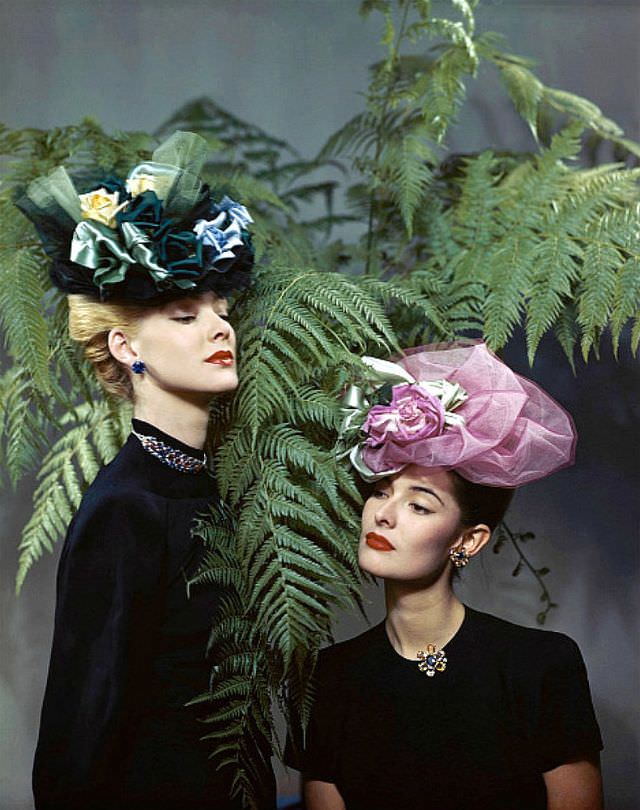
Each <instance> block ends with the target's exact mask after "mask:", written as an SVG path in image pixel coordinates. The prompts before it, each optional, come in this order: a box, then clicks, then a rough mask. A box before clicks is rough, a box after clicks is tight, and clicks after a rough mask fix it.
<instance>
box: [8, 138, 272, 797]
mask: <svg viewBox="0 0 640 810" xmlns="http://www.w3.org/2000/svg"><path fill="white" fill-rule="evenodd" d="M205 146H206V144H204V142H203V141H202V139H200V138H198V136H195V135H191V134H189V133H179V134H177V135H176V136H173V137H172V138H171V139H169V141H168V142H167V143H165V144H163V145H162V146H161V147H159V149H158V150H157V151H156V153H155V154H154V160H153V161H151V162H149V163H145V164H142V165H141V166H138V167H136V168H135V169H134V170H133V171H132V172H131V174H130V175H129V177H128V178H127V181H126V183H124V182H120V181H118V180H117V179H114V178H113V177H110V178H107V179H105V180H104V181H103V182H101V183H99V184H98V186H97V187H93V188H89V189H87V190H86V191H85V192H84V193H82V194H77V193H76V192H75V189H74V186H73V184H72V183H71V181H70V179H69V178H68V177H67V176H66V174H65V173H64V170H63V169H59V170H58V171H57V172H55V173H54V174H53V175H50V176H48V177H46V178H41V179H39V180H37V181H35V183H34V184H32V186H31V187H30V188H29V189H28V191H27V196H26V197H25V199H24V200H22V201H21V203H20V206H21V208H22V209H23V210H24V211H25V213H26V214H27V215H28V216H30V217H31V218H32V219H33V221H34V222H35V224H36V226H37V227H38V230H39V232H40V234H41V236H42V237H43V241H44V243H45V248H46V249H47V250H48V252H49V254H50V255H51V257H52V259H53V265H52V270H51V277H52V280H53V281H54V283H55V284H56V286H58V287H59V288H60V289H61V290H63V291H64V292H66V293H69V299H68V300H69V328H70V334H71V337H72V338H74V339H75V340H77V341H78V342H79V343H80V344H81V345H82V346H83V347H84V350H85V353H86V356H87V357H88V359H89V360H90V361H91V362H92V363H93V366H94V369H95V371H96V373H97V376H98V379H99V380H100V382H101V383H102V385H103V387H104V388H105V390H106V391H107V392H108V393H109V394H111V395H112V396H117V397H121V398H124V399H126V400H130V401H131V402H132V403H133V416H134V418H133V422H132V430H131V434H130V436H129V438H128V440H127V441H126V443H125V445H124V447H123V448H122V449H121V450H120V452H119V453H118V454H117V456H116V457H115V459H114V460H113V461H112V462H111V463H110V464H108V465H107V466H106V467H104V468H103V469H102V470H101V471H100V472H99V473H98V475H97V477H96V479H95V480H94V482H93V483H92V484H91V486H90V487H89V489H88V490H87V492H86V493H85V495H84V497H83V499H82V502H81V504H80V508H79V509H78V512H77V513H76V515H75V516H74V518H73V521H72V523H71V525H70V526H69V530H68V533H67V537H66V540H65V544H64V548H63V550H62V555H61V558H60V565H59V570H58V580H57V603H56V616H55V628H54V638H53V648H52V652H51V662H50V667H49V675H48V680H47V687H46V693H45V697H44V704H43V709H42V717H41V724H40V734H39V739H38V746H37V750H36V756H35V764H34V774H33V788H34V796H35V806H36V810H80V808H82V810H145V809H147V808H148V810H151V809H152V808H153V810H206V809H209V810H232V808H233V809H234V810H237V808H239V807H241V803H240V801H239V800H238V799H233V798H231V794H232V778H233V774H232V773H228V771H226V770H224V769H223V770H216V767H215V763H214V762H212V761H211V760H210V759H209V755H210V754H211V753H213V750H212V744H211V743H210V742H209V743H206V742H203V741H202V739H201V738H202V736H203V734H204V733H205V732H204V730H203V726H202V724H201V723H199V721H198V717H199V715H200V714H201V713H202V709H201V708H200V709H197V708H194V707H188V706H187V705H186V704H187V703H188V702H189V701H190V700H192V699H193V698H194V697H196V696H197V695H199V694H202V693H203V692H206V690H207V686H208V682H209V672H210V668H211V666H212V661H210V660H208V659H207V656H206V648H207V641H208V636H209V629H210V625H211V621H212V618H214V617H215V613H216V609H217V606H218V604H219V601H220V593H219V592H218V591H217V590H216V589H215V588H213V587H198V588H193V589H191V590H190V591H189V590H188V588H187V583H188V581H189V579H190V578H191V577H192V576H193V574H194V573H195V572H196V571H197V569H198V566H199V563H200V561H201V560H202V558H203V555H204V551H205V549H204V547H203V545H202V543H201V541H199V540H198V539H197V538H195V537H193V536H192V534H191V529H192V525H193V520H194V517H195V516H196V515H197V514H202V513H205V512H206V511H207V510H208V508H209V507H210V505H211V504H212V503H213V502H214V501H215V500H216V498H217V495H216V488H215V481H214V480H213V478H212V477H211V475H210V473H209V472H208V470H207V467H206V459H205V455H204V451H203V447H204V444H205V436H206V432H207V425H208V419H209V405H210V401H211V399H212V398H213V397H214V396H215V395H216V394H221V393H224V392H229V391H233V390H234V389H235V388H236V387H237V385H238V377H237V367H236V344H235V336H234V331H233V329H232V327H231V325H230V324H229V321H228V303H227V297H226V296H227V294H228V292H230V291H231V290H234V289H241V288H242V287H244V286H246V283H247V281H248V271H249V269H250V267H251V258H252V254H251V251H250V249H249V244H248V239H247V235H246V232H245V231H244V228H245V226H246V224H247V223H248V222H249V221H250V217H249V215H248V213H247V212H246V209H244V208H243V207H242V206H240V205H237V204H236V203H233V202H232V201H231V200H229V199H228V198H224V199H223V200H222V202H219V203H216V202H214V201H213V200H212V199H211V198H210V196H209V192H208V190H207V188H206V186H204V185H203V184H202V183H201V182H200V181H199V179H198V171H199V168H200V166H201V164H202V160H203V159H204V154H205V151H204V149H205ZM185 161H188V162H185ZM267 792H268V793H270V796H269V797H265V802H264V807H265V808H270V807H272V806H273V805H274V804H275V799H274V796H273V793H274V791H273V785H271V786H268V787H267Z"/></svg>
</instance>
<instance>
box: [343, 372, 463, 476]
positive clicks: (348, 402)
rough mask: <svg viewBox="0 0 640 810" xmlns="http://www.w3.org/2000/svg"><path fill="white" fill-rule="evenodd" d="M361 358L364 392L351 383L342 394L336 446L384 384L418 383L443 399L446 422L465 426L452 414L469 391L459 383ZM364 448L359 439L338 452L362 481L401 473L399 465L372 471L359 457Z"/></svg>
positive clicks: (353, 429) (359, 424)
mask: <svg viewBox="0 0 640 810" xmlns="http://www.w3.org/2000/svg"><path fill="white" fill-rule="evenodd" d="M361 359H362V362H363V363H364V364H365V366H367V371H366V372H365V375H364V381H363V382H364V385H365V386H366V391H365V388H363V387H362V386H360V385H355V384H352V385H350V386H349V387H348V388H347V390H346V392H345V394H344V396H343V397H342V400H341V402H340V410H341V411H342V414H343V418H342V424H341V425H340V430H339V434H338V446H339V445H340V444H343V443H345V442H346V441H348V434H353V433H355V432H357V431H359V430H360V428H361V427H362V425H363V424H364V422H365V419H366V418H367V413H368V411H369V409H370V408H371V407H372V403H371V401H370V399H369V397H370V396H372V395H373V394H374V393H376V392H378V391H379V390H380V388H381V387H383V386H385V385H390V386H394V385H399V384H402V383H408V384H410V385H419V386H420V388H423V389H425V390H426V391H428V392H429V393H430V394H433V395H434V396H436V397H438V399H439V400H440V401H441V402H442V405H443V407H444V410H445V418H444V422H445V425H449V426H456V425H457V426H462V425H464V423H465V420H464V416H462V415H461V414H458V413H454V411H455V409H457V408H459V407H460V405H462V403H463V402H465V401H466V400H467V399H468V394H467V392H466V391H465V390H464V388H462V386H461V385H459V384H458V383H452V382H450V381H449V380H416V379H415V377H413V376H412V375H411V374H409V372H408V371H407V370H406V369H404V368H402V366H399V365H398V364H397V363H392V362H390V361H389V360H380V359H379V358H377V357H362V358H361ZM423 441H428V439H424V440H423ZM363 447H364V442H363V441H359V442H358V443H357V444H355V445H354V446H352V447H349V448H347V449H346V450H344V451H342V452H338V455H337V457H338V458H344V457H345V456H347V455H348V456H349V461H350V462H351V464H352V465H353V466H354V467H355V468H356V470H357V471H358V473H359V474H360V476H361V477H362V478H363V479H364V480H365V481H369V482H371V481H377V480H379V479H380V478H385V477H386V476H388V475H393V474H394V473H396V472H400V470H401V469H402V467H398V468H396V469H393V470H385V471H384V472H382V473H376V472H374V471H373V470H371V469H370V468H369V467H368V466H367V464H366V463H365V461H364V458H363V457H362V449H363Z"/></svg>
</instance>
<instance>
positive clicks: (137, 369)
mask: <svg viewBox="0 0 640 810" xmlns="http://www.w3.org/2000/svg"><path fill="white" fill-rule="evenodd" d="M146 370H147V367H146V366H145V364H144V363H143V361H142V360H134V361H133V363H132V364H131V371H133V373H134V374H144V373H145V371H146Z"/></svg>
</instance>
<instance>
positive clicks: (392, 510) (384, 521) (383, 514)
mask: <svg viewBox="0 0 640 810" xmlns="http://www.w3.org/2000/svg"><path fill="white" fill-rule="evenodd" d="M375 519H376V523H377V524H378V526H389V527H392V526H394V525H395V522H396V507H395V505H394V503H393V502H392V501H391V500H385V501H383V502H382V503H380V505H379V506H378V508H377V509H376V512H375Z"/></svg>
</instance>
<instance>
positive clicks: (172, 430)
mask: <svg viewBox="0 0 640 810" xmlns="http://www.w3.org/2000/svg"><path fill="white" fill-rule="evenodd" d="M133 415H134V417H135V418H136V419H141V420H142V421H143V422H148V423H149V424H150V425H153V426H154V427H157V428H159V429H160V430H162V431H164V432H165V433H168V434H169V436H174V437H175V438H176V439H178V440H179V441H181V442H182V443H183V444H188V445H189V447H193V448H197V449H199V450H201V449H202V448H203V447H204V442H205V439H206V436H207V424H208V422H209V403H208V402H207V401H204V400H202V399H199V400H197V401H190V400H187V399H184V398H183V397H177V396H175V395H173V394H171V393H170V392H168V391H165V392H162V394H161V395H158V392H155V395H154V397H153V399H150V398H149V399H146V400H137V401H136V403H135V405H134V408H133Z"/></svg>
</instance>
